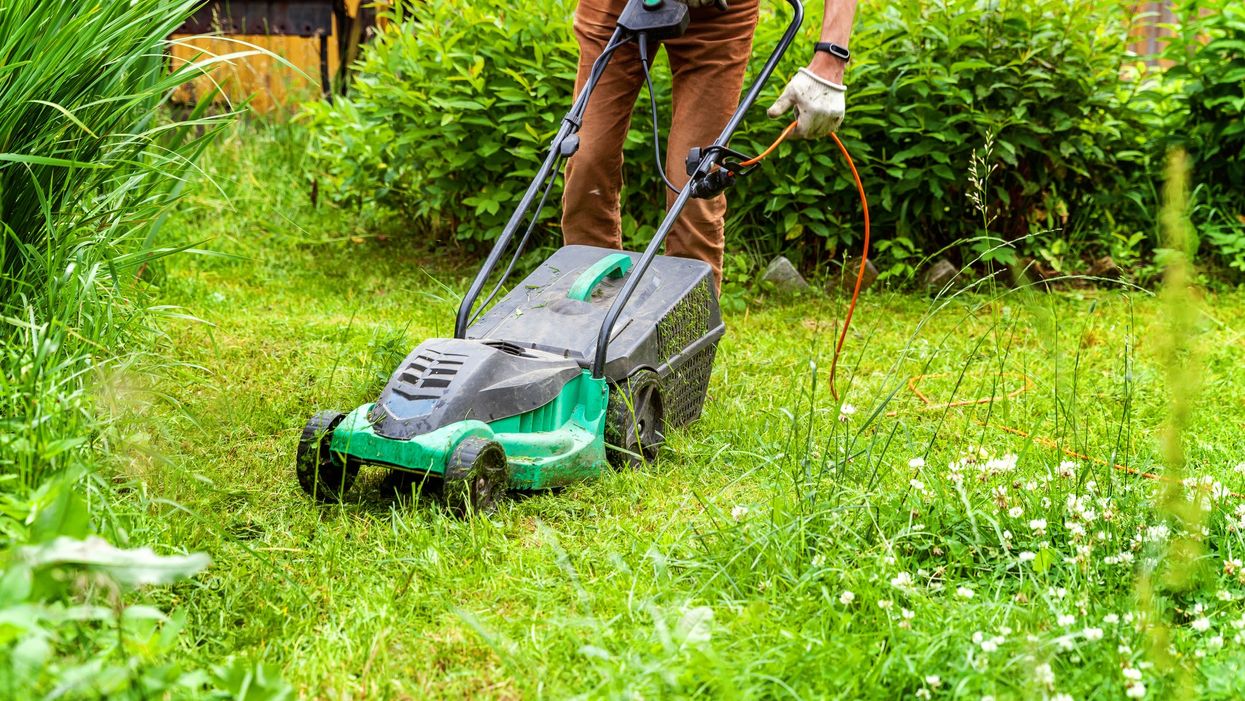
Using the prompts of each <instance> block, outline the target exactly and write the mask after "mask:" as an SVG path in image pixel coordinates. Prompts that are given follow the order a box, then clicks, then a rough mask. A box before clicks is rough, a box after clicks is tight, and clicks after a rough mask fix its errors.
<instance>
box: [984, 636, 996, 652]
mask: <svg viewBox="0 0 1245 701" xmlns="http://www.w3.org/2000/svg"><path fill="white" fill-rule="evenodd" d="M998 649H999V644H998V643H997V642H995V639H994V638H990V639H989V640H983V641H981V651H982V652H994V651H995V650H998Z"/></svg>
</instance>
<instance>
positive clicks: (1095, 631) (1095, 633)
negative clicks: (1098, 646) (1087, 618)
mask: <svg viewBox="0 0 1245 701" xmlns="http://www.w3.org/2000/svg"><path fill="white" fill-rule="evenodd" d="M1081 635H1084V636H1085V639H1086V640H1088V641H1090V642H1095V641H1098V640H1102V629H1101V628H1092V627H1091V628H1086V629H1085V630H1083V631H1081Z"/></svg>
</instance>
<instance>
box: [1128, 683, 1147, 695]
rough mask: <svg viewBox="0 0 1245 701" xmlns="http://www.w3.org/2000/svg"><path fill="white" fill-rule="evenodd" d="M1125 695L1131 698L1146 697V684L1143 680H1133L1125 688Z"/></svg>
mask: <svg viewBox="0 0 1245 701" xmlns="http://www.w3.org/2000/svg"><path fill="white" fill-rule="evenodd" d="M1124 695H1125V696H1127V697H1128V698H1130V699H1144V698H1145V697H1146V685H1145V684H1142V683H1141V682H1133V683H1132V684H1129V685H1128V688H1127V689H1125V690H1124Z"/></svg>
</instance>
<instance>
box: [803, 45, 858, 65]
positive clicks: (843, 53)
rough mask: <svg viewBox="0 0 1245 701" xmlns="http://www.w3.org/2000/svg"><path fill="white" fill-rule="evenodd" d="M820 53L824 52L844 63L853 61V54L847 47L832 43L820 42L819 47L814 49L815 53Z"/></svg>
mask: <svg viewBox="0 0 1245 701" xmlns="http://www.w3.org/2000/svg"><path fill="white" fill-rule="evenodd" d="M818 51H824V52H826V53H828V54H830V55H831V56H834V57H835V58H839V59H842V60H843V63H847V62H848V61H850V60H852V52H850V51H848V50H847V47H846V46H839V45H838V44H836V43H834V42H832V41H821V42H818V43H817V45H816V46H814V47H813V53H816V52H818Z"/></svg>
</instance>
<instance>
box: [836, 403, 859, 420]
mask: <svg viewBox="0 0 1245 701" xmlns="http://www.w3.org/2000/svg"><path fill="white" fill-rule="evenodd" d="M855 413H856V407H854V406H852V405H851V404H844V405H843V406H841V407H839V421H847V420H848V419H849V418H851V416H852V415H853V414H855Z"/></svg>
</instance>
